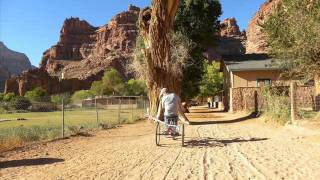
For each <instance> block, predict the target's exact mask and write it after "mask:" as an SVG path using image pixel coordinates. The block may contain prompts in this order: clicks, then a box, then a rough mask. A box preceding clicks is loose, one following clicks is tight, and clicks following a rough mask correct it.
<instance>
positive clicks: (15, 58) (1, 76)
mask: <svg viewBox="0 0 320 180" xmlns="http://www.w3.org/2000/svg"><path fill="white" fill-rule="evenodd" d="M31 68H32V66H31V63H30V61H29V59H28V57H27V56H26V55H25V54H23V53H20V52H16V51H13V50H10V49H9V48H7V47H6V46H5V44H4V43H3V42H1V41H0V92H2V91H3V90H4V86H5V81H6V80H7V79H8V78H10V76H14V75H18V74H20V73H22V72H23V71H25V70H28V69H31Z"/></svg>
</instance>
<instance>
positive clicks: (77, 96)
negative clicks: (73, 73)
mask: <svg viewBox="0 0 320 180" xmlns="http://www.w3.org/2000/svg"><path fill="white" fill-rule="evenodd" d="M93 96H94V95H93V93H92V92H91V91H89V90H80V91H76V92H75V93H74V94H73V95H72V97H71V100H72V102H77V101H81V100H83V99H87V98H89V97H93Z"/></svg>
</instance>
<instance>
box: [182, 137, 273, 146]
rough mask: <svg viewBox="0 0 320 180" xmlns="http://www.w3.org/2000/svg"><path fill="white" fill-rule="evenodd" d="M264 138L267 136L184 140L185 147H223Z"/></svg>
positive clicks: (263, 139) (264, 139)
mask: <svg viewBox="0 0 320 180" xmlns="http://www.w3.org/2000/svg"><path fill="white" fill-rule="evenodd" d="M266 140H268V138H250V139H241V138H235V139H214V138H203V139H197V140H189V141H185V147H224V146H227V145H229V144H232V143H246V142H257V141H266Z"/></svg>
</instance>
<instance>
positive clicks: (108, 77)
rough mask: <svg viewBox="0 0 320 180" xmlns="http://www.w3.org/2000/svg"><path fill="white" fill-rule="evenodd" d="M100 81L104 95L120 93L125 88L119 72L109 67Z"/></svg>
mask: <svg viewBox="0 0 320 180" xmlns="http://www.w3.org/2000/svg"><path fill="white" fill-rule="evenodd" d="M102 83H103V86H104V88H105V89H104V93H105V94H106V95H114V94H117V95H121V94H122V93H123V92H124V90H125V83H124V80H123V78H122V77H121V75H120V74H119V72H118V71H117V70H115V69H111V70H109V71H107V72H105V74H104V76H103V78H102Z"/></svg>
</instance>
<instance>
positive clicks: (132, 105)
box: [131, 98, 137, 122]
mask: <svg viewBox="0 0 320 180" xmlns="http://www.w3.org/2000/svg"><path fill="white" fill-rule="evenodd" d="M135 102H137V99H136V98H135ZM133 103H134V102H131V120H132V122H133Z"/></svg>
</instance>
